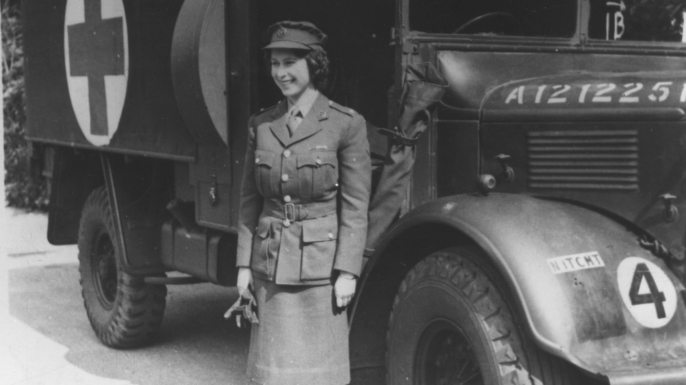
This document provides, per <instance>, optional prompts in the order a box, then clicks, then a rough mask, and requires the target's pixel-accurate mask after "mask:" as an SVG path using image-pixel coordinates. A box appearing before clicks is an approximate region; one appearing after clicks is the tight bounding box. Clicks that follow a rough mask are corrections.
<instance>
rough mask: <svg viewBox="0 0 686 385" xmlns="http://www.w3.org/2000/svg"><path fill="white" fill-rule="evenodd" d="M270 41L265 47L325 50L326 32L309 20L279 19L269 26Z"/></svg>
mask: <svg viewBox="0 0 686 385" xmlns="http://www.w3.org/2000/svg"><path fill="white" fill-rule="evenodd" d="M267 35H268V39H269V43H268V44H267V45H266V46H265V47H264V48H263V49H275V48H287V49H302V50H307V51H312V50H324V43H325V42H326V34H325V33H324V32H322V31H321V30H320V29H319V28H317V26H315V25H314V24H312V23H310V22H308V21H289V20H285V21H279V22H277V23H274V24H272V25H271V26H269V28H267Z"/></svg>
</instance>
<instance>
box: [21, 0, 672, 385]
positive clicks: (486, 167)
mask: <svg viewBox="0 0 686 385" xmlns="http://www.w3.org/2000/svg"><path fill="white" fill-rule="evenodd" d="M658 3H659V4H658ZM650 12H653V13H650ZM684 12H686V9H685V8H684V6H683V4H680V3H679V2H678V1H670V0H661V1H658V2H656V3H655V4H652V6H651V5H650V4H648V3H644V2H641V1H638V0H636V1H628V0H627V1H625V2H624V1H623V2H614V1H595V0H581V1H579V2H576V1H565V2H556V1H543V0H541V1H534V0H530V1H524V2H522V3H521V4H519V3H518V4H511V3H510V2H509V1H504V0H502V1H498V0H493V1H481V2H477V1H429V2H425V1H419V0H397V1H392V0H388V1H375V2H371V3H370V2H365V1H349V2H329V1H314V0H312V1H308V0H298V1H257V2H255V1H247V0H245V1H243V0H226V1H222V0H197V1H190V0H186V1H181V0H178V1H176V0H173V1H156V0H145V1H133V0H130V1H129V0H93V1H90V0H85V1H84V0H66V1H65V0H50V1H25V2H23V14H24V20H25V45H26V48H25V52H26V60H27V63H26V87H27V112H28V119H29V121H28V136H29V139H30V140H31V141H32V143H33V146H34V150H35V156H36V159H37V160H40V161H42V165H43V173H44V174H45V175H47V176H48V177H50V180H51V202H50V204H51V206H50V216H49V229H48V238H49V240H50V241H51V242H53V243H56V244H69V243H78V244H79V259H80V263H81V266H80V269H81V275H82V280H83V296H84V301H85V303H86V308H87V309H86V310H87V312H88V316H89V319H90V321H91V324H92V326H93V328H94V330H95V332H96V334H98V337H99V338H100V339H101V340H102V341H103V342H104V343H105V344H107V345H110V346H116V347H132V346H138V345H141V344H144V343H147V342H149V341H150V339H151V338H152V336H154V332H155V331H156V328H157V327H159V323H160V322H161V319H162V318H161V317H162V312H163V309H164V294H165V292H164V284H171V283H184V282H191V281H198V280H199V281H208V282H213V283H216V284H220V285H224V286H231V285H232V284H233V283H234V279H235V275H236V271H235V267H234V263H235V242H236V235H235V224H236V221H237V210H238V205H239V201H238V197H239V189H240V183H239V181H240V179H241V176H242V175H241V174H242V169H243V161H244V152H245V142H246V135H247V129H246V123H247V121H248V117H249V115H250V114H251V113H253V112H255V111H257V110H258V109H259V108H260V107H266V106H269V105H270V104H272V103H273V102H274V101H276V100H278V98H279V97H280V95H278V92H277V91H276V89H275V88H274V87H273V85H272V84H270V79H269V76H268V73H267V71H266V65H265V63H264V60H263V57H262V56H263V55H262V53H261V52H260V50H259V47H260V44H261V39H260V31H263V30H264V29H265V28H266V26H267V25H269V24H270V23H272V22H274V21H277V20H280V19H307V20H311V21H313V22H315V24H317V25H318V26H320V27H321V28H322V29H323V30H325V31H326V32H327V33H328V34H329V36H330V40H329V47H328V48H329V55H330V57H331V58H332V79H331V80H332V81H331V87H330V88H329V89H328V90H327V93H328V94H329V96H330V97H331V98H332V99H334V100H337V101H339V102H341V103H342V104H345V105H349V106H350V107H352V108H354V109H355V110H357V111H358V112H360V113H361V114H362V115H364V116H365V117H366V118H367V121H368V131H369V139H370V143H371V145H372V146H371V147H372V157H373V160H374V164H375V171H374V183H375V186H377V188H376V190H375V192H374V193H373V196H372V201H374V199H375V198H377V200H378V198H379V197H386V196H388V197H391V198H388V199H391V200H389V201H388V202H393V204H392V205H384V204H383V202H381V203H378V202H377V203H378V204H377V205H373V208H372V209H373V210H374V207H382V208H383V210H384V211H382V212H380V213H379V212H376V213H374V212H372V213H370V218H376V217H385V218H389V219H393V220H388V221H379V223H390V222H392V224H391V226H390V227H389V228H386V227H385V225H383V227H382V228H378V227H377V228H376V234H378V240H377V238H376V236H375V237H374V242H371V243H369V244H368V250H369V252H368V254H367V255H366V258H365V270H364V273H363V275H362V277H360V281H359V285H358V287H359V289H358V295H357V298H356V303H355V305H354V307H353V308H352V309H351V310H350V316H351V360H352V364H353V368H354V369H353V379H354V382H355V383H362V382H363V381H365V379H366V381H367V382H369V383H380V382H383V381H386V382H387V383H389V384H406V383H419V384H437V383H461V382H460V381H468V380H471V381H475V383H484V384H491V383H493V384H505V383H519V384H541V383H542V384H548V385H550V384H558V385H559V384H573V383H590V382H591V381H597V382H598V383H610V384H636V385H639V384H680V383H683V381H684V380H686V303H685V300H686V297H685V296H684V293H685V291H684V283H685V281H686V267H685V264H684V258H685V256H686V254H685V247H686V245H685V242H684V239H685V238H684V237H685V236H686V216H685V215H684V210H686V199H684V194H686V188H685V187H684V186H686V184H685V183H686V180H685V179H684V178H685V177H686V174H685V171H684V170H686V158H685V156H686V155H685V154H686V151H684V150H685V149H686V134H684V133H685V132H686V112H685V111H686V110H685V108H686V72H684V68H686V67H684V64H686V51H685V50H684V44H683V43H682V40H683V38H682V36H683V22H684V21H683V14H684ZM639 14H648V15H650V17H647V18H640V17H637V16H636V15H639ZM353 18H354V19H355V20H356V23H355V24H356V25H355V28H352V29H351V25H350V20H352V19H353ZM646 20H648V21H646ZM646 23H648V24H646ZM650 23H653V24H650ZM422 68H423V69H426V68H431V69H432V70H433V71H434V74H435V75H436V78H435V79H433V80H431V81H436V82H438V83H440V84H438V86H439V87H441V93H440V95H442V97H441V98H440V101H432V102H431V103H427V104H426V105H423V106H421V107H420V108H418V107H417V105H416V104H415V105H408V104H412V101H408V100H409V99H411V98H410V97H408V95H412V87H413V84H414V86H417V85H421V82H422V81H428V78H427V77H428V72H426V73H424V74H423V75H425V76H426V77H422V74H421V72H422V71H418V69H422ZM411 72H412V73H414V74H418V73H419V75H418V78H416V79H414V78H412V79H411V78H410V77H409V76H408V74H409V73H411ZM412 108H415V109H416V111H415V110H413V109H412ZM408 111H411V112H412V113H413V115H412V116H409V117H408V116H403V113H407V112H408ZM415 112H416V115H415V114H414V113H415ZM398 122H407V123H408V126H404V125H402V124H398ZM396 125H398V126H400V128H394V127H395V126H396ZM380 127H381V128H383V127H386V128H388V130H385V131H384V130H379V128H380ZM408 127H409V128H408ZM418 127H419V128H421V129H419V128H418ZM413 129H414V130H415V131H411V130H413ZM397 130H401V131H402V130H406V131H405V132H399V131H397ZM379 132H385V133H386V134H387V136H388V139H387V138H386V137H384V136H383V135H380V134H379ZM415 134H416V136H415ZM408 136H409V137H408ZM399 138H401V139H399ZM389 178H390V179H389ZM393 178H397V179H393ZM389 181H391V182H389ZM378 186H381V188H380V187H378ZM388 186H390V187H388ZM380 189H393V194H385V193H387V192H388V191H381V190H380ZM396 200H397V201H396ZM389 206H390V207H389ZM370 226H372V227H373V226H379V225H378V223H370ZM179 273H181V274H182V275H179ZM165 275H170V276H169V277H166V276H165ZM122 285H123V288H124V289H125V290H119V289H121V288H122ZM122 293H129V294H127V295H131V296H133V297H128V296H127V295H124V294H122ZM131 293H132V294H131ZM136 298H137V299H138V300H137V301H134V299H136ZM143 298H144V300H141V299H143ZM127 301H128V302H127ZM134 303H135V305H134V306H135V309H136V310H139V311H138V312H136V314H142V315H139V316H133V317H131V316H129V315H127V314H125V313H122V312H118V311H117V309H120V308H123V307H125V306H129V305H130V304H134ZM103 304H105V305H106V306H105V305H103ZM136 317H138V318H136ZM140 317H143V319H144V321H145V323H146V324H147V325H150V326H149V327H146V329H144V330H134V329H135V325H138V324H139V323H140V322H139V321H141V320H142V319H141V318H140ZM454 368H461V369H459V370H457V369H454ZM575 381H576V382H575Z"/></svg>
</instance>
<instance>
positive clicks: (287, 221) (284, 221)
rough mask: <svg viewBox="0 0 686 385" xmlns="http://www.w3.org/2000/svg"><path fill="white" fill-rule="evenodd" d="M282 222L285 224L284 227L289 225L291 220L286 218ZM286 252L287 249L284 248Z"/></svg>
mask: <svg viewBox="0 0 686 385" xmlns="http://www.w3.org/2000/svg"><path fill="white" fill-rule="evenodd" d="M281 223H282V224H283V227H289V226H290V225H291V221H289V220H288V219H284V220H283V222H281ZM284 252H286V250H284Z"/></svg>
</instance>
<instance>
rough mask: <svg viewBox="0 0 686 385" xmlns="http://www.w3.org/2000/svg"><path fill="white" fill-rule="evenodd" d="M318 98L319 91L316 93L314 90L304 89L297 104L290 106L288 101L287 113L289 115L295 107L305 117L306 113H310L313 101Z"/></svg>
mask: <svg viewBox="0 0 686 385" xmlns="http://www.w3.org/2000/svg"><path fill="white" fill-rule="evenodd" d="M318 96H319V91H317V90H316V89H314V88H308V89H306V90H305V91H304V92H303V94H302V96H301V97H300V99H299V100H298V103H296V104H295V105H293V104H291V102H290V100H288V112H289V113H290V112H291V111H292V110H293V108H295V107H296V106H297V108H298V109H299V110H300V112H301V113H302V116H303V117H305V116H307V113H308V112H310V110H311V109H312V105H313V104H314V101H315V100H317V97H318Z"/></svg>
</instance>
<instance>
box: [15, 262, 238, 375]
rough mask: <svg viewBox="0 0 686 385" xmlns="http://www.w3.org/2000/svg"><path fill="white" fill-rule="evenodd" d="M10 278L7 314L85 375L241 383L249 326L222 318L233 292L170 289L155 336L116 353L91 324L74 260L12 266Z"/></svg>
mask: <svg viewBox="0 0 686 385" xmlns="http://www.w3.org/2000/svg"><path fill="white" fill-rule="evenodd" d="M9 283H10V293H9V294H10V313H11V315H12V316H14V317H15V318H16V319H18V320H20V321H21V322H23V323H25V324H26V325H27V326H29V327H30V328H32V329H34V330H36V331H38V332H39V333H41V334H43V335H44V336H46V337H48V338H49V339H50V340H52V341H54V342H56V343H58V344H60V345H62V346H64V347H66V348H67V349H68V352H67V354H66V359H67V361H68V362H69V363H71V364H73V365H74V366H76V367H78V368H80V369H82V370H84V371H86V372H88V373H91V374H93V375H96V376H101V377H107V378H113V379H120V380H128V381H130V382H131V383H134V384H146V385H148V384H180V385H183V384H199V383H202V384H207V385H214V384H217V385H219V384H221V385H227V384H229V385H243V384H245V383H247V378H246V377H245V374H244V373H245V363H246V358H247V352H248V344H249V337H250V332H249V329H238V328H237V327H236V326H235V324H234V323H232V322H229V321H226V320H224V318H223V314H224V311H225V310H226V309H227V308H228V307H229V306H230V305H231V304H232V303H233V301H234V300H235V299H236V294H235V290H232V289H228V288H223V287H219V286H215V285H210V284H196V285H185V286H170V287H169V289H168V295H167V309H166V312H165V317H164V321H163V324H162V328H161V330H160V334H159V337H158V338H157V340H156V341H155V342H154V343H153V344H151V345H150V346H147V347H144V348H138V349H131V350H117V349H112V348H108V347H106V346H104V345H102V344H101V343H100V341H99V340H98V339H97V337H96V336H95V334H94V333H93V331H92V329H91V327H90V324H89V322H88V319H87V317H86V313H85V310H84V308H83V303H82V299H81V292H80V286H79V274H78V266H77V265H76V264H60V265H48V266H41V267H28V268H21V269H14V270H11V271H10V272H9ZM31 349H40V346H36V347H31Z"/></svg>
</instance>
